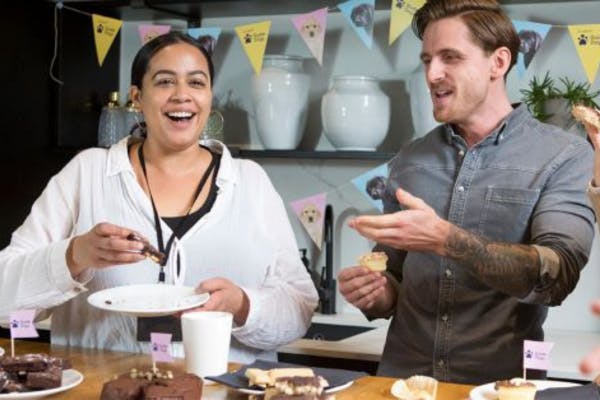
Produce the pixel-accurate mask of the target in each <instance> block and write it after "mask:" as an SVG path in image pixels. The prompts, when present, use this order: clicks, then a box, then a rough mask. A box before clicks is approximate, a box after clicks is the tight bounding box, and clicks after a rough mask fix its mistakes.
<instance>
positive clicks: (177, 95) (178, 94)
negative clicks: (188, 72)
mask: <svg viewBox="0 0 600 400" xmlns="http://www.w3.org/2000/svg"><path fill="white" fill-rule="evenodd" d="M190 99H191V97H190V95H189V93H188V92H187V87H186V85H184V84H181V83H178V84H177V85H175V87H174V89H173V93H172V94H171V101H176V102H185V101H189V100H190Z"/></svg>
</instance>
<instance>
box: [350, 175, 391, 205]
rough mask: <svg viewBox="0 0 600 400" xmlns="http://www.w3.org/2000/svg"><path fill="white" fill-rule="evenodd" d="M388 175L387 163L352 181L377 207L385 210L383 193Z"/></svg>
mask: <svg viewBox="0 0 600 400" xmlns="http://www.w3.org/2000/svg"><path fill="white" fill-rule="evenodd" d="M387 177H388V169H387V164H382V165H380V166H378V167H375V168H373V169H372V170H370V171H367V172H365V173H364V174H362V175H359V176H357V177H356V178H354V179H352V183H353V184H354V186H356V188H357V189H358V191H359V192H361V193H362V194H363V195H364V196H365V197H366V198H367V200H369V202H370V203H371V204H372V205H373V206H374V207H375V208H377V209H378V210H379V211H383V193H384V192H385V185H386V181H387Z"/></svg>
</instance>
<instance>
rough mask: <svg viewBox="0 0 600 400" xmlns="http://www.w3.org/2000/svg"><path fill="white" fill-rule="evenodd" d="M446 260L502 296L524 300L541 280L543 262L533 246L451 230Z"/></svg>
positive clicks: (446, 245) (462, 230)
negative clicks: (539, 277)
mask: <svg viewBox="0 0 600 400" xmlns="http://www.w3.org/2000/svg"><path fill="white" fill-rule="evenodd" d="M444 247H445V249H446V256H447V257H449V258H451V259H453V260H455V261H457V262H458V264H459V265H460V266H461V267H463V268H465V269H467V270H468V271H469V272H470V273H472V274H473V275H474V276H476V277H477V278H478V279H480V280H481V281H482V282H483V283H485V284H486V285H488V286H490V287H492V288H495V289H497V290H499V291H501V292H504V293H506V294H509V295H511V296H516V297H518V298H523V297H525V296H526V295H527V294H528V293H529V292H531V290H533V288H534V286H535V285H536V282H537V280H538V276H539V271H540V259H539V255H538V252H537V251H536V250H535V249H534V248H533V247H531V246H527V245H522V244H511V243H500V242H492V241H491V240H488V239H485V238H483V237H480V236H477V235H475V234H473V233H470V232H467V231H465V230H464V229H461V228H458V227H456V226H452V227H451V228H450V234H449V235H448V240H447V241H446V243H445V246H444Z"/></svg>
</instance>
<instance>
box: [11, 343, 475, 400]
mask: <svg viewBox="0 0 600 400" xmlns="http://www.w3.org/2000/svg"><path fill="white" fill-rule="evenodd" d="M0 347H2V348H4V350H5V352H6V354H9V353H10V341H9V340H7V339H2V338H0ZM15 352H16V354H17V355H19V354H24V353H50V354H52V355H54V356H58V357H67V358H69V359H70V360H71V363H72V364H73V368H74V369H76V370H78V371H79V372H81V373H82V374H83V375H84V380H83V382H82V383H81V384H80V385H79V386H77V387H75V388H73V389H71V390H68V391H66V392H63V393H61V394H57V395H54V396H51V397H48V399H64V400H82V399H86V400H92V399H99V398H100V392H101V391H102V384H103V383H104V382H106V381H107V380H110V379H112V377H113V376H115V375H116V374H120V373H123V372H126V371H129V370H130V369H131V368H138V369H145V370H147V369H149V367H150V363H151V361H150V356H149V355H144V354H134V353H122V352H113V351H102V350H94V349H81V348H65V347H60V346H52V347H51V346H50V345H49V344H47V343H38V342H30V341H16V342H15ZM160 367H161V366H160V365H159V368H160ZM232 368H235V366H232ZM170 369H173V370H183V369H184V363H183V360H182V359H176V360H175V362H174V365H172V366H170ZM393 383H394V379H392V378H382V377H374V376H367V377H364V378H360V379H358V380H357V381H356V382H354V384H353V385H352V386H350V387H349V388H348V389H345V390H342V391H340V392H338V393H336V395H335V399H336V400H350V399H365V400H378V399H390V400H393V399H394V397H393V396H392V395H391V394H390V388H391V386H392V384H393ZM471 388H472V386H468V385H456V384H450V383H441V384H440V387H439V390H438V400H466V399H468V398H469V391H470V390H471ZM247 397H248V396H247V395H244V394H241V393H238V392H236V391H233V390H230V389H228V388H227V387H225V386H222V385H219V384H214V385H207V386H205V387H204V391H203V395H202V398H203V399H208V400H220V399H247Z"/></svg>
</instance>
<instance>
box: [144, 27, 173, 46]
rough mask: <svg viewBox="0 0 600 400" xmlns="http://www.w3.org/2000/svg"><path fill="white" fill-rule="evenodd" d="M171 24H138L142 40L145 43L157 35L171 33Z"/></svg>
mask: <svg viewBox="0 0 600 400" xmlns="http://www.w3.org/2000/svg"><path fill="white" fill-rule="evenodd" d="M170 30H171V25H138V33H139V34H140V42H141V43H142V45H145V44H146V43H148V42H149V41H151V40H152V39H154V38H155V37H157V36H160V35H164V34H165V33H169V31H170Z"/></svg>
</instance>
